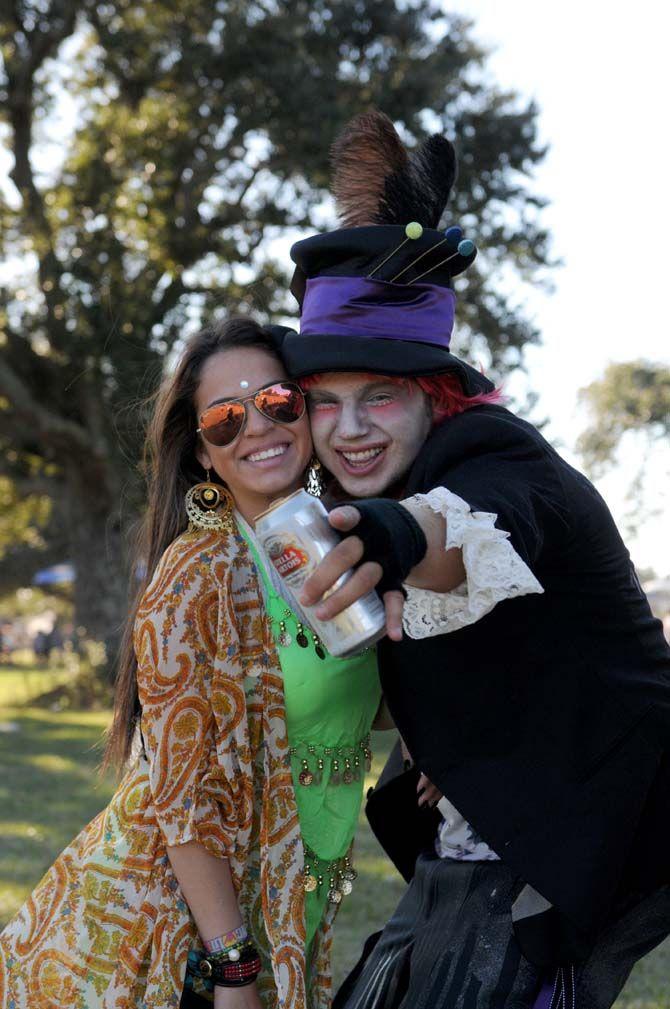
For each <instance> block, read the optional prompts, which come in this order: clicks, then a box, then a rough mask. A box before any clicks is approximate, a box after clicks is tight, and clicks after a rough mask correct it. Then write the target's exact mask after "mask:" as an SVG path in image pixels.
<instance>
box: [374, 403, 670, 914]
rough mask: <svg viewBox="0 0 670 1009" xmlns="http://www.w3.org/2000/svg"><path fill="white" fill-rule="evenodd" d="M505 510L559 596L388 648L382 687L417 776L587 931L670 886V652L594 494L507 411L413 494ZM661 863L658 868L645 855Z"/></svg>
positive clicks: (452, 433) (422, 463)
mask: <svg viewBox="0 0 670 1009" xmlns="http://www.w3.org/2000/svg"><path fill="white" fill-rule="evenodd" d="M437 486H444V487H446V488H448V489H449V490H450V491H452V492H453V493H455V494H457V495H459V496H460V497H461V498H463V499H464V500H465V501H467V502H468V504H469V505H470V506H471V508H472V509H473V511H486V512H494V513H496V515H497V520H496V525H497V527H498V528H500V529H503V530H505V531H506V532H508V533H509V535H510V538H511V542H512V545H513V546H514V548H515V550H516V551H517V553H518V554H519V555H520V556H521V557H522V558H523V560H524V561H525V562H526V563H527V564H528V565H529V567H530V568H531V569H532V571H533V572H534V574H535V575H536V577H537V578H538V580H539V581H540V583H541V584H542V586H543V588H544V593H543V594H541V595H540V594H533V595H527V596H522V597H519V598H516V599H511V600H506V601H504V602H502V603H499V604H498V605H497V606H496V607H495V608H494V609H493V610H492V612H491V613H489V614H488V615H487V616H485V617H483V618H482V619H481V620H479V621H477V622H476V623H475V624H473V625H471V626H469V627H466V628H462V629H460V630H457V631H454V632H453V633H447V634H443V635H440V636H437V637H431V638H426V639H423V640H411V639H409V638H407V637H406V636H405V637H404V639H403V640H402V641H401V642H391V641H389V640H388V639H384V640H383V641H382V642H381V643H380V646H379V665H380V672H381V678H382V685H383V688H384V692H385V694H386V697H387V700H388V704H389V707H390V710H391V713H392V715H393V717H394V719H395V721H396V724H397V725H398V728H399V729H400V732H401V734H402V735H403V737H404V738H405V741H406V743H407V745H408V747H409V750H410V752H411V753H412V755H413V757H414V759H415V761H416V763H417V765H418V766H419V767H420V768H421V770H423V771H424V772H425V773H426V774H427V775H428V776H429V778H430V779H431V780H432V781H433V782H434V783H435V784H436V785H437V786H438V787H439V788H440V789H441V790H442V791H443V792H444V794H445V795H446V796H447V797H448V798H449V799H450V800H451V802H453V804H454V805H455V806H456V807H457V809H458V810H459V811H460V812H461V813H462V815H463V816H464V817H465V818H466V819H467V820H468V821H469V822H470V823H471V824H472V825H473V826H474V828H475V829H476V830H477V832H478V833H479V834H481V835H482V837H483V838H484V839H485V840H486V841H487V842H488V844H489V845H490V846H491V847H492V848H493V850H494V851H496V852H497V853H498V854H499V856H500V857H501V858H502V859H503V861H504V862H506V863H507V864H508V865H509V866H510V867H511V868H513V869H514V870H515V871H516V872H517V873H518V875H519V876H520V877H521V878H523V879H524V880H526V882H528V883H530V884H531V885H532V886H534V887H535V888H536V889H537V890H538V891H539V892H540V893H541V894H543V895H544V896H545V897H546V898H547V899H548V900H549V901H551V902H552V904H554V905H555V906H556V907H557V909H558V910H559V911H560V913H561V914H562V915H564V916H565V917H566V920H567V921H568V922H571V923H572V924H573V925H574V927H575V928H577V929H578V930H579V931H580V932H581V933H584V932H586V933H594V932H596V931H597V930H598V929H599V928H600V927H601V926H602V924H603V923H604V921H605V920H606V917H607V915H608V914H609V913H610V911H611V909H612V907H613V904H614V901H615V898H616V897H617V895H619V896H620V895H621V893H622V890H624V889H626V888H627V889H631V888H632V887H638V886H652V885H655V884H656V883H657V882H661V881H667V880H670V802H669V801H668V800H669V799H670V794H669V789H668V778H669V775H668V772H667V760H666V759H665V756H664V755H665V751H666V748H667V740H668V731H669V727H670V650H669V649H668V646H667V644H666V642H665V639H664V637H663V633H662V628H661V625H660V622H659V621H657V620H655V619H654V617H653V616H652V614H651V612H650V610H649V606H648V604H647V601H646V598H645V596H644V594H643V592H642V590H641V588H640V585H639V583H638V580H637V577H636V575H635V572H634V570H633V567H632V565H631V562H630V558H629V555H628V553H627V551H626V549H625V547H624V545H623V543H622V541H621V538H620V536H619V534H618V532H617V529H616V527H615V524H614V522H613V520H612V517H611V515H610V513H609V511H608V509H607V506H606V505H605V503H604V502H603V500H602V498H601V497H600V496H599V494H598V493H597V491H596V490H595V489H594V487H593V486H592V485H591V484H590V483H589V482H588V480H586V478H585V477H584V476H582V475H581V474H580V473H578V472H577V471H576V470H574V469H573V468H572V467H570V466H569V465H568V464H567V463H566V462H565V461H564V460H563V459H561V458H560V456H558V454H557V453H556V452H555V451H554V450H553V449H552V448H551V446H550V445H549V444H548V443H547V442H546V441H545V439H544V438H543V437H542V435H541V434H540V433H539V432H538V431H537V430H535V429H534V428H533V427H532V426H531V425H529V424H527V423H526V422H525V421H523V420H521V419H519V418H517V417H515V416H514V415H512V414H511V413H509V412H508V411H507V410H505V409H503V408H501V407H493V406H484V407H476V408H474V409H471V410H468V411H467V412H465V413H464V414H461V415H459V416H457V417H454V418H451V419H449V420H447V421H445V422H444V423H443V424H442V425H440V426H439V427H438V428H437V429H435V431H434V432H433V434H432V435H431V437H430V438H429V440H428V441H427V443H426V445H425V447H424V449H423V450H422V453H421V455H420V457H419V458H418V459H417V460H416V462H415V464H414V466H413V468H412V470H411V472H410V473H409V475H408V480H407V485H406V490H405V496H409V495H411V494H414V493H421V492H426V491H428V490H431V489H432V488H434V487H437ZM641 852H644V862H645V864H644V865H641V864H640V853H641Z"/></svg>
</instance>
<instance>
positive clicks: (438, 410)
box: [300, 371, 503, 424]
mask: <svg viewBox="0 0 670 1009" xmlns="http://www.w3.org/2000/svg"><path fill="white" fill-rule="evenodd" d="M363 377H364V378H378V377H379V376H378V375H372V374H369V375H368V374H365V373H363ZM385 379H386V381H388V382H394V383H396V384H398V385H407V384H408V383H409V382H410V381H411V379H407V378H396V377H395V376H393V375H388V376H385ZM320 380H321V375H307V376H306V377H305V378H301V379H300V385H301V386H302V388H303V389H309V388H310V387H311V386H313V385H317V384H318V383H319V382H320ZM414 381H415V382H416V383H417V385H418V386H419V388H420V389H422V390H423V392H425V394H426V395H427V396H428V397H429V399H430V400H432V403H433V413H434V418H435V420H434V422H435V424H439V423H440V421H443V420H444V419H445V418H446V417H455V416H456V414H458V413H464V412H465V410H469V409H470V408H471V407H473V406H481V405H483V404H486V403H500V402H501V401H502V399H503V392H502V389H500V388H498V389H494V390H493V392H478V393H477V394H476V395H475V396H466V395H465V393H464V392H463V388H462V386H461V383H460V382H459V380H458V378H457V377H456V375H454V374H453V372H450V371H446V372H442V374H440V375H422V376H420V377H417V378H415V379H414Z"/></svg>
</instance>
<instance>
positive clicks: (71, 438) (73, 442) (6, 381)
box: [0, 358, 92, 454]
mask: <svg viewBox="0 0 670 1009" xmlns="http://www.w3.org/2000/svg"><path fill="white" fill-rule="evenodd" d="M0 393H2V394H3V395H4V396H6V397H7V399H8V400H9V401H10V403H11V407H12V413H13V415H14V417H18V418H19V419H23V420H26V421H28V422H29V423H30V424H31V425H32V429H31V435H32V436H39V437H40V439H42V440H43V441H45V442H47V443H49V444H52V445H54V446H56V447H59V448H61V449H65V450H66V451H69V452H72V451H75V452H77V453H79V452H85V453H87V454H89V453H91V451H92V446H91V441H90V438H89V436H88V434H87V432H86V431H85V429H84V428H83V427H81V426H80V425H79V424H77V423H75V422H74V421H71V420H67V419H65V418H63V417H59V416H58V415H57V414H55V413H52V412H51V411H50V410H47V409H46V408H45V407H43V406H42V405H41V404H40V403H38V402H37V400H35V399H34V398H33V396H32V394H31V392H30V390H29V389H28V386H27V385H25V383H24V382H23V381H22V380H21V379H20V378H19V376H18V375H17V374H16V372H15V371H13V370H12V368H10V367H9V365H8V364H7V363H6V361H3V360H2V358H0Z"/></svg>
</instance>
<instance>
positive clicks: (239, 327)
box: [103, 318, 278, 768]
mask: <svg viewBox="0 0 670 1009" xmlns="http://www.w3.org/2000/svg"><path fill="white" fill-rule="evenodd" d="M237 347H257V348H258V349H259V350H264V351H267V353H269V354H272V355H273V356H274V357H278V354H277V350H276V347H275V344H274V343H273V340H272V337H271V336H270V334H269V333H268V332H267V331H266V330H264V329H263V328H262V327H261V326H259V325H258V323H256V322H254V321H253V320H251V319H248V318H236V319H230V320H228V321H227V322H223V323H218V324H215V325H212V326H208V327H206V328H205V329H202V330H200V332H198V333H196V334H195V335H194V336H192V337H191V338H190V339H189V341H188V343H187V345H186V347H185V349H184V352H183V354H182V356H181V358H180V360H179V363H178V365H177V367H176V369H175V370H174V372H172V373H171V374H170V375H167V376H166V377H165V379H164V380H163V382H162V384H161V386H160V388H159V390H158V392H157V393H156V396H155V403H154V410H153V415H152V417H151V420H150V422H149V425H148V428H147V436H146V441H145V446H144V472H145V476H146V480H147V510H146V513H145V515H144V519H143V521H142V524H141V526H140V529H139V532H138V536H137V546H136V552H135V556H136V557H138V558H141V563H142V564H143V565H144V566H145V570H144V571H143V575H142V578H141V579H138V585H137V591H136V594H135V600H134V603H133V604H132V606H131V610H130V614H129V617H128V621H127V623H126V626H125V631H124V635H123V640H122V644H121V649H120V654H119V665H118V671H117V675H116V688H115V704H114V717H113V719H112V724H111V727H110V729H109V732H108V734H107V741H106V746H105V755H104V759H103V768H105V767H109V766H117V767H122V766H123V764H124V763H125V762H126V761H127V759H128V757H129V756H130V754H131V750H132V746H133V738H134V736H135V730H136V727H137V723H138V721H139V717H140V714H141V708H140V702H139V697H138V692H137V659H136V657H135V650H134V647H133V626H134V623H135V616H136V613H137V608H138V606H139V602H140V599H141V598H142V595H143V593H144V590H145V589H146V587H147V585H148V584H149V582H150V581H151V579H152V577H153V574H154V572H155V570H156V567H157V565H158V562H159V560H160V559H161V557H162V556H163V553H164V552H165V550H167V548H168V546H169V545H170V543H172V541H173V540H175V539H176V538H177V536H179V535H180V534H181V533H183V532H184V530H185V529H186V528H187V526H188V518H187V516H186V506H185V504H184V498H185V495H186V492H187V491H188V489H189V487H192V486H193V484H196V483H199V482H200V481H201V480H202V479H203V474H204V470H203V468H202V466H201V465H200V463H199V462H198V460H197V458H196V454H195V453H196V448H197V443H198V434H197V418H196V413H195V405H194V403H195V394H196V392H197V389H198V384H199V382H200V375H201V373H202V368H203V365H204V364H205V361H207V359H208V358H210V357H211V356H212V355H213V354H216V353H218V352H219V351H222V350H233V349H235V348H237Z"/></svg>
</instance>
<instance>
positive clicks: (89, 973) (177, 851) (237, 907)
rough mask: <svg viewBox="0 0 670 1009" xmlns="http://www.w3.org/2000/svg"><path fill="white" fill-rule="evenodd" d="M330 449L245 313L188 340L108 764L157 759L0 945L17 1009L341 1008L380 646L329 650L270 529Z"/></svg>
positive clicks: (156, 469) (129, 781) (1, 974)
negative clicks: (336, 949) (340, 653)
mask: <svg viewBox="0 0 670 1009" xmlns="http://www.w3.org/2000/svg"><path fill="white" fill-rule="evenodd" d="M311 454H312V445H311V438H310V432H309V424H308V420H307V417H306V415H305V409H304V398H303V394H302V392H301V390H300V388H299V387H298V386H296V385H294V384H293V383H290V382H287V381H286V373H285V371H284V369H283V367H282V366H281V364H280V362H279V359H278V358H277V356H276V354H275V351H274V347H273V344H272V341H271V338H270V336H269V335H268V334H267V333H266V332H265V331H264V330H262V329H261V328H260V327H259V326H257V325H256V324H255V323H253V322H251V321H249V320H234V321H232V322H229V323H226V324H224V325H222V326H214V327H211V328H209V329H206V330H204V331H202V332H201V333H199V334H197V335H196V336H195V337H194V338H193V339H192V340H191V341H190V343H189V344H188V346H187V348H186V351H185V353H184V355H183V357H182V359H181V362H180V364H179V366H178V368H177V369H176V371H175V372H174V374H172V375H171V376H170V377H169V378H168V379H167V380H166V382H165V384H164V386H163V388H162V390H161V391H160V393H159V396H158V400H157V405H156V410H155V414H154V418H153V421H152V424H151V428H150V432H149V439H148V461H149V504H148V510H147V516H146V522H145V527H144V543H143V546H142V549H141V551H140V552H139V556H142V557H144V558H146V562H147V577H146V582H145V587H144V591H143V592H142V593H141V594H140V600H139V603H138V606H137V608H136V612H135V614H134V615H133V618H132V619H131V621H130V622H129V631H128V633H127V635H126V644H125V651H124V655H123V660H122V664H121V669H120V675H119V680H118V690H117V702H116V709H115V715H114V721H113V725H112V729H111V732H110V736H109V741H108V750H107V760H108V762H109V761H112V762H116V763H120V764H124V763H125V762H126V761H127V760H128V759H129V757H130V756H131V750H132V749H133V742H134V739H135V738H136V736H138V735H139V738H140V743H138V749H139V750H140V752H139V754H138V755H137V756H136V757H135V759H134V760H132V761H131V764H130V767H129V770H127V773H126V775H125V777H124V778H123V780H122V782H121V784H120V787H119V789H118V790H117V792H116V794H115V795H114V797H113V799H112V801H111V802H110V804H109V806H108V807H107V808H106V809H105V810H103V811H102V813H100V815H99V816H98V817H97V818H96V819H95V820H94V821H93V822H92V823H91V824H90V825H89V826H88V827H87V828H85V830H84V831H83V832H82V833H81V834H80V835H79V836H78V837H77V838H76V839H75V841H74V842H73V843H72V845H70V847H69V848H67V849H66V850H65V851H64V852H63V853H62V854H61V856H60V857H59V858H58V859H57V861H56V862H55V864H54V865H53V866H52V868H51V869H50V870H49V872H48V873H47V874H46V876H45V877H44V879H43V880H42V882H41V883H40V884H39V886H38V887H37V889H36V890H35V892H34V893H33V894H32V896H31V897H30V898H29V899H28V901H27V902H26V904H25V905H24V906H23V908H22V909H21V910H20V911H19V913H18V914H17V916H16V917H15V918H14V919H13V920H12V921H11V922H10V923H9V925H8V926H7V928H6V930H5V931H4V932H3V933H2V936H0V952H1V953H2V957H1V959H0V1006H1V1007H2V1009H28V1007H30V1009H33V1007H36V1006H40V1007H42V1006H44V1007H46V1006H47V1005H48V1006H50V1007H51V1006H53V1007H56V1006H66V1005H67V1006H68V1007H70V1009H75V1007H76V1009H84V1007H85V1009H96V1007H100V1009H111V1007H112V1006H113V1007H114V1009H139V1007H143V1009H145V1007H146V1009H169V1007H174V1009H176V1007H177V1006H178V1005H179V1004H180V1002H181V1005H182V1006H184V1007H186V1006H196V1005H200V1004H211V999H212V988H213V1002H214V1007H215V1009H238V1007H244V1009H260V1007H266V1009H267V1007H275V1006H281V1007H282V1009H304V1007H306V1006H307V1005H309V1006H313V1007H322V1006H325V1005H327V1004H328V1001H329V994H328V993H329V986H330V977H329V963H328V951H329V938H330V927H331V922H332V919H333V916H334V913H335V911H336V909H337V905H338V903H339V901H340V899H341V897H342V894H343V893H346V892H348V891H349V890H350V889H351V881H352V879H353V878H354V877H355V872H354V870H353V869H352V866H351V863H350V861H349V849H350V845H351V840H352V837H353V833H354V830H355V825H356V821H357V816H358V810H359V806H360V801H361V796H362V788H363V776H364V774H363V771H364V766H365V764H366V763H367V762H368V761H369V756H370V754H369V749H368V732H369V729H370V726H371V724H372V720H373V717H374V714H375V711H376V710H377V708H378V705H379V700H380V691H379V686H378V681H377V675H376V660H375V653H374V651H370V650H369V651H367V652H366V653H363V654H362V655H360V656H357V657H354V658H351V659H346V660H336V659H332V658H331V657H330V656H327V655H326V654H325V652H324V650H323V647H322V645H321V643H320V642H319V640H318V638H316V636H314V635H313V634H311V633H308V628H306V627H305V626H304V623H305V621H304V617H303V616H302V614H300V613H299V612H293V611H292V610H291V609H290V607H289V606H288V605H287V604H286V603H285V602H284V601H283V600H282V599H281V598H280V596H279V594H278V591H277V590H278V586H277V585H276V584H275V582H274V581H273V577H272V575H271V574H270V573H269V572H268V571H266V570H265V568H264V567H263V565H262V564H261V563H260V560H259V558H258V556H257V552H256V548H255V544H254V541H253V531H252V528H251V527H252V524H253V520H254V517H255V516H256V515H257V514H259V513H260V512H261V511H263V510H264V509H265V508H267V507H268V506H269V505H270V504H271V502H272V501H274V500H275V499H276V498H278V497H283V496H285V495H286V494H289V493H291V492H292V491H294V490H296V489H298V488H299V487H301V486H302V482H303V479H304V474H305V471H306V469H307V468H308V465H309V462H310V458H311ZM203 473H204V474H206V476H207V479H206V480H205V481H203V479H202V477H203ZM311 475H312V478H313V477H314V473H313V472H312V474H311ZM133 628H134V631H133ZM138 725H139V729H140V733H139V734H138V733H137V732H136V729H137V726H138ZM203 943H204V946H205V948H204V949H203ZM187 961H188V968H189V969H188V972H187ZM185 979H186V989H185V990H184V984H185ZM212 979H214V981H215V982H216V983H215V984H214V985H212ZM205 999H207V1000H208V1001H204V1000H205Z"/></svg>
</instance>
